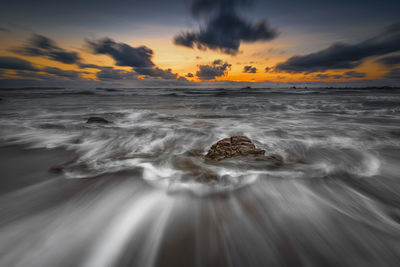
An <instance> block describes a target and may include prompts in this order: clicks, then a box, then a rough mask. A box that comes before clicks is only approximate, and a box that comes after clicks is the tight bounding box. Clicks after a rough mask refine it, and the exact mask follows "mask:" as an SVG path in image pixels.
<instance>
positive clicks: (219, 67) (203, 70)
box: [196, 59, 232, 81]
mask: <svg viewBox="0 0 400 267" xmlns="http://www.w3.org/2000/svg"><path fill="white" fill-rule="evenodd" d="M231 66H232V65H231V64H229V63H228V62H223V61H222V60H221V59H216V60H214V61H213V62H212V63H211V64H210V65H199V70H198V71H197V72H196V76H197V77H198V78H199V79H200V80H203V81H208V80H214V79H215V78H216V77H221V76H224V75H226V74H227V73H228V71H229V70H230V68H231Z"/></svg>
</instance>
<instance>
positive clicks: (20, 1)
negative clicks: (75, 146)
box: [0, 0, 400, 88]
mask: <svg viewBox="0 0 400 267" xmlns="http://www.w3.org/2000/svg"><path fill="white" fill-rule="evenodd" d="M399 13H400V1H398V0H382V1H376V0H375V1H372V0H363V1H360V0H355V1H349V0H347V1H344V0H337V1H316V0H310V1H294V0H280V1H278V0H270V1H268V0H168V1H165V0H146V1H142V0H114V1H105V0H97V1H94V0H88V1H77V0H70V1H65V0H59V1H50V0H36V1H31V0H13V1H7V2H4V3H2V7H1V10H0V37H1V40H2V41H1V42H0V87H3V88H4V87H36V86H49V87H53V86H59V87H66V86H71V87H162V86H166V87H170V86H184V87H190V86H202V87H207V86H254V87H264V86H293V85H298V86H313V85H315V86H322V85H323V86H384V85H389V86H399V85H400V17H399V15H398V14H399Z"/></svg>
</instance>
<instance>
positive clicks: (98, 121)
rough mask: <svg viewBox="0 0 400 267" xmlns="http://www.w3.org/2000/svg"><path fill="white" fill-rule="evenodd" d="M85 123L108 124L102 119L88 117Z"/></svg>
mask: <svg viewBox="0 0 400 267" xmlns="http://www.w3.org/2000/svg"><path fill="white" fill-rule="evenodd" d="M86 123H104V124H106V123H110V122H109V121H108V120H106V119H104V118H102V117H90V118H89V119H88V120H87V122H86Z"/></svg>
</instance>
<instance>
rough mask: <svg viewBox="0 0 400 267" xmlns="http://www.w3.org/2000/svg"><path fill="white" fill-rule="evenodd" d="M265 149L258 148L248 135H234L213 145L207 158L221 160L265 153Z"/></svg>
mask: <svg viewBox="0 0 400 267" xmlns="http://www.w3.org/2000/svg"><path fill="white" fill-rule="evenodd" d="M264 154H265V150H263V149H257V148H256V146H255V145H254V144H253V143H252V142H251V140H250V139H249V138H247V137H246V136H232V137H230V138H225V139H222V140H220V141H218V142H217V143H215V144H214V145H212V146H211V148H210V150H209V151H208V153H207V155H205V157H204V158H205V159H206V160H214V161H219V160H223V159H226V158H232V157H235V156H249V155H264Z"/></svg>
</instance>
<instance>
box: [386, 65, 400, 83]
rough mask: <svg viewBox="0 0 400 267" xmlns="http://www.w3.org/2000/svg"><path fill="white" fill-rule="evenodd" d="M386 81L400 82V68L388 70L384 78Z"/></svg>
mask: <svg viewBox="0 0 400 267" xmlns="http://www.w3.org/2000/svg"><path fill="white" fill-rule="evenodd" d="M384 78H385V79H388V80H399V81H400V68H396V69H392V70H390V71H389V72H388V73H387V74H386V75H385V76H384Z"/></svg>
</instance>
